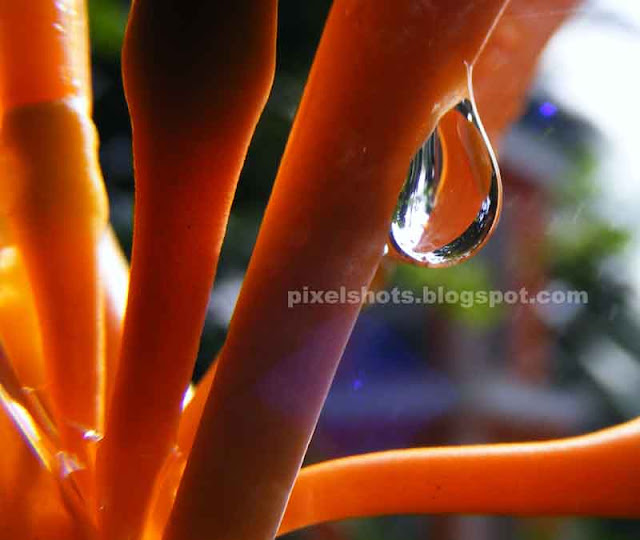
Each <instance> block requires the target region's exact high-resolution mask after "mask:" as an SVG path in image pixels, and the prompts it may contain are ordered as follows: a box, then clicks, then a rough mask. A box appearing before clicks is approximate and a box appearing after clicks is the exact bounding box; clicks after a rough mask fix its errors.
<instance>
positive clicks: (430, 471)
mask: <svg viewBox="0 0 640 540" xmlns="http://www.w3.org/2000/svg"><path fill="white" fill-rule="evenodd" d="M639 447H640V420H634V421H632V422H628V423H626V424H623V425H620V426H616V427H614V428H610V429H606V430H603V431H599V432H596V433H592V434H589V435H584V436H581V437H573V438H569V439H561V440H556V441H549V442H534V443H521V444H496V445H478V446H459V447H455V446H453V447H445V448H424V449H415V450H397V451H390V452H380V453H377V454H367V455H361V456H352V457H348V458H344V459H338V460H335V461H329V462H326V463H320V464H318V465H313V466H311V467H307V468H305V469H303V470H302V471H301V472H300V475H299V476H298V479H297V480H296V484H295V487H294V489H293V492H292V494H291V499H290V501H289V505H288V507H287V512H286V514H285V517H284V520H283V523H282V526H281V528H280V531H279V534H285V533H287V532H290V531H292V530H295V529H299V528H301V527H307V526H310V525H314V524H317V523H322V522H325V521H333V520H338V519H346V518H356V517H365V516H379V515H386V514H434V513H463V514H515V515H582V516H609V517H639V516H640V504H639V498H638V494H639V493H640V453H638V448H639Z"/></svg>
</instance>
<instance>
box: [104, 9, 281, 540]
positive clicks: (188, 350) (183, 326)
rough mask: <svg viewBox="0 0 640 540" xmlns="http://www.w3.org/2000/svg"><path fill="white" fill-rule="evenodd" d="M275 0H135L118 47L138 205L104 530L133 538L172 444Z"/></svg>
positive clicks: (108, 444) (258, 96) (261, 100)
mask: <svg viewBox="0 0 640 540" xmlns="http://www.w3.org/2000/svg"><path fill="white" fill-rule="evenodd" d="M275 23H276V2H275V0H242V1H240V2H234V3H226V2H202V1H201V2H181V3H179V2H174V1H169V0H158V1H149V0H138V1H136V2H135V3H134V4H133V7H132V11H131V16H130V20H129V25H128V28H127V33H126V38H125V45H124V51H123V69H124V82H125V91H126V96H127V100H128V104H129V108H130V112H131V118H132V123H133V139H134V140H133V144H134V165H135V172H136V213H135V224H134V242H133V254H132V267H131V282H130V290H129V298H128V305H127V315H126V318H125V323H124V330H123V337H122V349H121V355H120V360H119V369H118V374H117V377H116V381H115V387H114V391H113V396H112V404H111V407H110V410H109V413H108V418H107V429H106V435H105V439H104V442H103V446H102V450H101V454H100V456H99V460H100V463H99V469H100V479H99V482H100V483H101V489H102V494H101V501H100V504H101V507H103V509H104V515H103V517H102V524H103V528H104V537H105V538H108V539H112V538H115V539H120V538H131V537H137V536H138V535H139V534H140V531H141V530H142V527H143V524H144V520H145V513H146V512H147V510H148V505H149V501H150V498H151V494H152V490H153V486H154V483H155V481H156V477H157V476H158V474H159V472H160V470H161V468H162V467H163V464H164V463H165V460H166V459H167V457H168V455H169V453H170V452H171V450H172V448H173V446H174V445H175V442H176V434H177V429H178V422H179V419H180V413H181V403H182V398H183V394H184V392H185V390H186V388H187V385H188V383H189V380H190V378H191V374H192V370H193V365H194V361H195V357H196V353H197V348H198V342H199V337H200V332H201V329H202V325H203V322H204V316H205V312H206V305H207V301H208V298H209V291H210V288H211V284H212V280H213V276H214V273H215V268H216V263H217V260H218V255H219V251H220V246H221V244H222V240H223V236H224V232H225V228H226V224H227V218H228V214H229V209H230V206H231V202H232V199H233V194H234V190H235V186H236V182H237V180H238V176H239V173H240V169H241V167H242V164H243V161H244V158H245V154H246V152H247V148H248V146H249V142H250V139H251V136H252V134H253V131H254V128H255V125H256V123H257V121H258V118H259V116H260V113H261V111H262V108H263V106H264V104H265V102H266V98H267V95H268V93H269V90H270V87H271V82H272V78H273V72H274V69H275V32H276V24H275Z"/></svg>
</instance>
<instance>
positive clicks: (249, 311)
mask: <svg viewBox="0 0 640 540" xmlns="http://www.w3.org/2000/svg"><path fill="white" fill-rule="evenodd" d="M503 6H504V2H503V1H502V0H483V1H474V2H468V1H467V0H456V1H453V2H446V3H445V2H431V3H424V4H422V3H418V4H417V3H416V2H413V1H410V0H399V1H394V2H382V1H377V2H365V1H362V0H337V1H336V2H335V3H334V5H333V7H332V10H331V13H330V15H329V18H328V21H327V24H326V27H325V31H324V34H323V37H322V39H321V42H320V45H319V48H318V51H317V54H316V58H315V61H314V65H313V68H312V70H311V74H310V77H309V81H308V83H307V87H306V90H305V93H304V97H303V99H302V102H301V105H300V108H299V111H298V114H297V117H296V120H295V123H294V126H293V128H292V131H291V136H290V139H289V143H288V145H287V148H286V151H285V154H284V157H283V160H282V164H281V166H280V170H279V172H278V177H277V179H276V183H275V186H274V190H273V193H272V196H271V200H270V201H269V206H268V208H267V211H266V215H265V218H264V221H263V224H262V228H261V230H260V234H259V237H258V241H257V244H256V248H255V250H254V253H253V257H252V260H251V263H250V266H249V269H248V272H247V275H246V278H245V281H244V285H243V288H242V291H241V294H240V298H239V300H238V303H237V306H236V310H235V314H234V317H233V320H232V321H231V324H230V328H229V333H228V336H227V340H226V343H225V346H224V349H223V350H222V352H221V355H220V357H219V360H218V368H217V373H216V376H215V378H214V381H213V385H212V389H211V393H210V396H209V400H208V403H207V404H206V407H205V411H204V414H203V419H202V422H201V425H200V430H199V432H198V434H197V437H196V441H195V444H194V447H193V450H192V453H191V456H190V458H189V462H188V464H187V467H186V471H185V474H184V478H183V480H182V484H181V486H180V489H179V491H178V496H177V500H176V505H175V508H174V510H173V514H172V516H171V518H170V521H169V525H168V528H167V532H166V534H165V540H184V539H188V538H205V537H209V538H237V539H255V538H269V537H271V536H273V535H274V534H275V533H276V531H277V528H278V524H279V521H280V519H281V516H282V514H283V512H284V508H285V504H286V501H287V499H288V496H289V491H290V489H291V487H292V485H293V482H294V479H295V476H296V474H297V472H298V469H299V467H300V464H301V462H302V459H303V456H304V452H305V450H306V448H307V444H308V442H309V438H310V436H311V433H312V432H313V429H314V427H315V424H316V421H317V417H318V414H319V412H320V409H321V407H322V404H323V401H324V399H325V396H326V393H327V390H328V387H329V385H330V383H331V379H332V377H333V374H334V371H335V369H336V366H337V363H338V361H339V358H340V355H341V354H342V350H343V348H344V345H345V343H346V340H347V338H348V336H349V333H350V331H351V329H352V327H353V324H354V322H355V319H356V317H357V314H358V311H359V306H357V305H346V306H345V305H317V304H316V305H300V306H296V308H295V309H290V308H288V306H287V298H288V293H289V292H290V291H292V290H301V289H302V288H303V287H305V286H308V287H310V288H312V289H316V290H338V289H339V288H340V287H346V288H347V289H354V290H360V289H361V287H365V286H367V284H368V283H369V281H370V280H371V278H372V276H373V274H374V272H375V269H376V266H377V265H378V263H379V262H380V259H381V257H382V249H383V247H384V244H385V241H386V237H387V232H388V230H389V221H390V217H391V214H392V211H393V208H394V205H395V203H396V200H397V197H398V193H399V191H400V188H401V185H402V183H403V180H404V177H405V174H406V170H407V167H408V164H409V161H410V159H411V157H412V156H413V154H414V153H415V151H416V149H417V148H418V146H419V145H420V144H422V142H423V141H424V139H425V138H426V137H427V135H428V134H429V132H430V131H432V130H433V128H434V126H435V124H436V122H437V120H438V118H439V116H440V115H441V114H443V113H444V112H445V111H446V110H448V109H449V108H450V107H451V106H453V105H455V104H456V103H457V101H459V100H460V99H461V97H462V96H464V95H465V94H466V91H467V78H466V77H467V70H466V65H465V62H472V61H473V60H474V59H475V57H476V55H477V54H478V51H479V50H480V48H481V46H482V44H483V42H484V41H485V39H486V36H487V34H488V32H489V30H490V29H491V27H492V26H493V24H494V22H495V20H496V18H497V16H498V15H499V14H500V11H501V9H502V8H503ZM416 66H420V67H419V69H418V68H416ZM134 271H135V269H134Z"/></svg>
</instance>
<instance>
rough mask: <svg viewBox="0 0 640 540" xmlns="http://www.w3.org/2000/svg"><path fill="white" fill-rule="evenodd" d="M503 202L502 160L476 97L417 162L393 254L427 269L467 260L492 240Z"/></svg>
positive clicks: (446, 122) (453, 113)
mask: <svg viewBox="0 0 640 540" xmlns="http://www.w3.org/2000/svg"><path fill="white" fill-rule="evenodd" d="M501 202H502V186H501V181H500V172H499V170H498V164H497V161H496V158H495V155H494V153H493V150H492V148H491V145H490V143H489V140H488V138H487V135H486V133H485V131H484V129H483V127H482V124H481V122H480V118H479V116H478V113H477V111H476V108H475V105H474V102H473V97H470V98H469V99H464V100H462V101H461V102H460V103H459V104H458V105H457V106H456V107H454V108H453V109H452V110H450V111H449V112H448V113H446V114H445V115H444V116H443V117H442V118H441V120H440V122H439V123H438V126H437V128H436V129H435V130H434V132H433V133H432V134H431V135H430V136H429V138H428V139H427V140H426V142H425V143H424V144H423V145H422V147H421V148H420V149H419V150H418V152H417V153H416V155H415V157H414V158H413V160H412V161H411V164H410V166H409V172H408V174H407V180H406V182H405V185H404V187H403V189H402V191H401V193H400V197H399V200H398V205H397V207H396V210H395V212H394V215H393V219H392V222H391V231H390V234H389V254H390V255H391V256H393V257H396V258H399V259H401V260H404V261H407V262H410V263H413V264H416V265H418V266H425V267H439V266H450V265H452V264H456V263H458V262H462V261H464V260H465V259H467V258H469V257H471V256H472V255H473V254H474V253H475V252H476V251H477V250H478V249H479V248H480V247H482V245H483V244H484V243H485V242H486V240H487V239H488V238H489V236H490V234H491V232H492V231H493V229H494V227H495V225H496V223H497V218H498V216H499V213H500V207H501Z"/></svg>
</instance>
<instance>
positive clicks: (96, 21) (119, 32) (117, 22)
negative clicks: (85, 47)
mask: <svg viewBox="0 0 640 540" xmlns="http://www.w3.org/2000/svg"><path fill="white" fill-rule="evenodd" d="M127 13H128V9H127V5H126V3H124V2H122V1H121V0H89V26H90V29H91V47H92V49H93V51H94V53H96V54H98V55H100V56H104V57H107V56H117V55H119V54H120V49H121V48H122V40H123V39H124V29H125V26H126V23H127Z"/></svg>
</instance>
